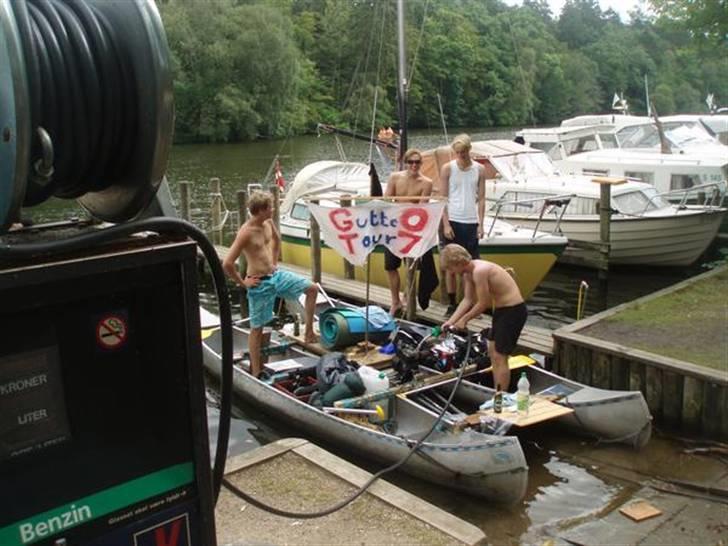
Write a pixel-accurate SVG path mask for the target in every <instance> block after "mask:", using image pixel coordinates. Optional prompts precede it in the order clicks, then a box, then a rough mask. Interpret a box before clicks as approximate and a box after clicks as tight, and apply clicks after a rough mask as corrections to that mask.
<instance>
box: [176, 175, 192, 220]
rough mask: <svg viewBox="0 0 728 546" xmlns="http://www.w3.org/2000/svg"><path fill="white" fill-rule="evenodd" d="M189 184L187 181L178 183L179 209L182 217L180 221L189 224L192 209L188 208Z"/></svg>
mask: <svg viewBox="0 0 728 546" xmlns="http://www.w3.org/2000/svg"><path fill="white" fill-rule="evenodd" d="M191 185H192V183H191V182H189V181H188V180H180V181H179V209H180V214H181V215H182V220H186V221H187V222H191V221H192V220H191V218H192V209H191V207H190V186H191Z"/></svg>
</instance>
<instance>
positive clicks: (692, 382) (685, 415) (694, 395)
mask: <svg viewBox="0 0 728 546" xmlns="http://www.w3.org/2000/svg"><path fill="white" fill-rule="evenodd" d="M703 384H704V383H703V381H701V380H700V379H697V378H695V377H691V376H689V375H687V376H685V379H684V381H683V396H682V426H683V428H684V429H687V430H693V431H695V430H700V422H701V415H700V413H701V408H702V407H703Z"/></svg>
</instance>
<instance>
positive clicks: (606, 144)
mask: <svg viewBox="0 0 728 546" xmlns="http://www.w3.org/2000/svg"><path fill="white" fill-rule="evenodd" d="M599 141H600V142H601V147H602V148H604V149H605V150H606V149H610V148H619V144H617V137H616V136H614V135H613V134H612V133H599Z"/></svg>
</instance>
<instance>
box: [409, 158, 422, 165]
mask: <svg viewBox="0 0 728 546" xmlns="http://www.w3.org/2000/svg"><path fill="white" fill-rule="evenodd" d="M420 163H422V160H421V159H408V160H407V164H408V165H419V164H420Z"/></svg>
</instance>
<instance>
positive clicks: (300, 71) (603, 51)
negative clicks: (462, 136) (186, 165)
mask: <svg viewBox="0 0 728 546" xmlns="http://www.w3.org/2000/svg"><path fill="white" fill-rule="evenodd" d="M649 1H650V4H651V5H652V7H653V8H654V9H655V10H656V12H657V13H659V16H658V17H655V16H654V15H651V14H650V13H649V12H644V11H641V10H640V9H637V10H635V11H634V12H633V13H631V19H630V21H629V22H623V21H621V20H620V19H619V17H618V16H617V14H615V13H614V12H613V11H611V10H607V11H602V10H601V9H600V7H599V4H598V2H597V0H567V1H566V4H565V5H564V7H563V9H562V11H561V13H552V12H551V11H550V9H549V4H548V2H547V0H524V2H523V5H521V6H509V5H506V4H505V3H503V2H502V1H501V0H406V2H405V5H406V14H405V20H406V29H405V35H406V41H407V63H408V74H407V80H408V84H409V86H408V110H409V111H408V114H409V115H408V125H409V126H410V127H430V128H439V127H441V113H440V107H439V104H440V103H442V116H444V118H445V121H446V123H447V125H448V126H449V127H459V126H460V127H462V126H478V127H483V126H504V125H509V126H525V125H533V124H553V123H558V122H559V121H560V120H561V119H563V118H565V117H569V116H573V115H578V114H585V113H597V112H608V111H610V110H611V102H612V96H613V95H614V93H615V92H618V93H620V94H624V96H625V98H627V100H628V101H629V104H630V107H631V109H632V111H633V113H637V114H640V113H645V111H646V100H645V90H644V81H645V76H646V77H647V80H648V82H649V84H650V91H651V99H652V101H653V102H654V104H655V107H656V108H657V110H658V112H659V113H660V114H664V115H667V114H671V113H675V112H686V111H691V112H700V111H705V105H704V103H703V100H704V98H705V96H706V95H707V94H708V93H714V94H715V97H716V101H717V102H718V103H719V104H720V105H722V106H725V105H728V86H726V79H725V78H726V76H725V75H726V74H728V51H726V43H725V38H726V32H728V30H727V26H726V17H728V9H726V0H649ZM158 2H160V11H161V14H162V18H163V21H164V24H165V29H166V32H167V37H168V41H169V44H170V48H171V50H172V63H173V70H174V82H175V83H174V86H175V102H176V111H177V124H176V138H177V140H178V141H214V142H222V141H232V140H247V139H255V138H273V137H280V136H284V135H288V134H299V133H302V132H306V131H312V130H313V129H314V127H315V125H316V123H319V122H324V123H332V124H338V125H340V126H346V127H348V128H351V129H354V130H357V131H359V132H363V133H367V132H368V131H369V130H370V128H371V127H372V123H373V124H374V126H375V127H378V126H384V125H392V126H395V127H396V126H397V88H398V86H397V31H396V2H395V1H394V0H166V1H164V0H158ZM721 10H722V11H721ZM706 43H710V44H711V45H712V46H711V47H709V48H706V47H705V44H706ZM372 116H376V119H374V120H372Z"/></svg>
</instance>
